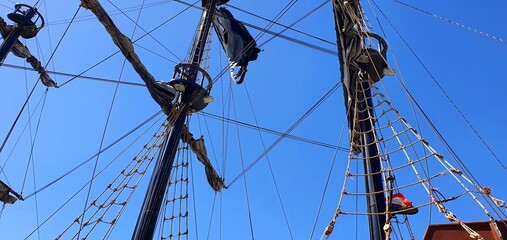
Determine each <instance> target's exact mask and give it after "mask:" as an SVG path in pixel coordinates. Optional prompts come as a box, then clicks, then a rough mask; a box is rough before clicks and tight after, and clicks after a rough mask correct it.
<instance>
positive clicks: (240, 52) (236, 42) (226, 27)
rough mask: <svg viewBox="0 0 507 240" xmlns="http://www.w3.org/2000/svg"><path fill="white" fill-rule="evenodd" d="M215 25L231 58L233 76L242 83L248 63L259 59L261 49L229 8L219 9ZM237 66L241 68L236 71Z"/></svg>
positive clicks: (219, 37)
mask: <svg viewBox="0 0 507 240" xmlns="http://www.w3.org/2000/svg"><path fill="white" fill-rule="evenodd" d="M213 25H214V27H215V31H216V33H217V35H218V39H219V40H220V43H222V47H223V48H224V50H225V55H227V58H228V59H229V62H230V67H231V77H232V78H233V79H234V80H235V81H236V83H238V84H240V83H242V82H243V80H244V79H245V73H246V70H247V69H246V67H247V66H248V63H249V62H250V61H254V60H256V59H257V56H258V54H259V52H260V49H259V48H257V43H256V42H255V40H254V38H253V37H252V35H250V33H249V32H248V30H247V29H246V27H245V26H244V25H243V23H241V22H240V21H238V20H236V19H235V18H234V16H232V14H231V12H229V10H227V9H225V8H219V9H217V11H216V12H215V17H214V19H213ZM236 67H239V68H240V69H239V71H238V72H237V73H234V68H236Z"/></svg>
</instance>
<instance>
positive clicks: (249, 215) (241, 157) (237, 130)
mask: <svg viewBox="0 0 507 240" xmlns="http://www.w3.org/2000/svg"><path fill="white" fill-rule="evenodd" d="M231 101H232V104H230V105H232V110H233V113H234V117H235V118H236V119H237V114H236V103H235V101H234V94H233V93H232V91H231ZM236 137H237V139H238V150H239V155H240V160H241V168H242V169H243V172H245V159H244V158H243V148H242V147H241V146H242V144H241V137H240V135H239V129H238V126H237V125H236ZM243 186H244V188H245V197H246V206H247V210H248V222H249V224H250V235H251V236H252V240H253V239H255V237H254V228H253V221H252V210H251V207H250V195H249V194H248V184H247V180H246V175H243Z"/></svg>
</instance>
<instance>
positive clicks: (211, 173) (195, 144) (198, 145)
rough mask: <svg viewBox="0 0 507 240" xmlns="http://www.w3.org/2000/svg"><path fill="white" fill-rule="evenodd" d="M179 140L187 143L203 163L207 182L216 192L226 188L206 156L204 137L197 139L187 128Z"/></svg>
mask: <svg viewBox="0 0 507 240" xmlns="http://www.w3.org/2000/svg"><path fill="white" fill-rule="evenodd" d="M181 140H183V142H185V143H188V145H189V146H190V148H191V149H192V151H193V152H194V153H195V155H196V156H197V159H199V161H200V162H201V163H202V164H204V171H205V172H206V178H207V179H208V183H209V185H210V186H211V188H213V190H215V191H216V192H220V190H222V188H227V187H226V186H225V184H224V179H223V178H221V177H220V176H218V173H217V172H216V171H215V168H213V165H211V162H210V160H209V158H208V152H207V151H206V145H204V139H203V137H202V136H201V137H200V138H199V139H197V140H196V139H194V138H193V135H192V134H191V133H190V132H189V131H188V129H187V128H184V129H183V134H182V135H181Z"/></svg>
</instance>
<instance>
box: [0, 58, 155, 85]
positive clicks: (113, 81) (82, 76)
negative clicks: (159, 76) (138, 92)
mask: <svg viewBox="0 0 507 240" xmlns="http://www.w3.org/2000/svg"><path fill="white" fill-rule="evenodd" d="M1 66H3V67H8V68H13V69H20V70H28V71H33V72H35V71H36V70H35V69H33V68H31V67H24V66H18V65H13V64H7V63H4V64H2V65H1ZM46 72H47V73H48V74H54V75H60V76H66V77H74V78H82V79H88V80H93V81H101V82H107V83H118V80H113V79H107V78H101V77H92V76H85V75H76V74H71V73H65V72H57V71H48V70H46ZM119 83H120V84H124V85H130V86H136V87H146V85H145V84H144V83H135V82H125V81H120V82H119ZM60 87H61V85H60Z"/></svg>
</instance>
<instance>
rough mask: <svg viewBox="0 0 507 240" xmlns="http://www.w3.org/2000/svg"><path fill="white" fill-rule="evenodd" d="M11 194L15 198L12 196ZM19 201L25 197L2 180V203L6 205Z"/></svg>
mask: <svg viewBox="0 0 507 240" xmlns="http://www.w3.org/2000/svg"><path fill="white" fill-rule="evenodd" d="M11 194H12V195H14V196H12V195H11ZM18 199H21V200H23V197H22V196H21V195H19V194H18V193H16V192H15V191H14V190H12V188H10V187H9V186H7V184H5V183H4V182H2V181H1V180H0V201H1V202H3V203H4V204H7V203H9V204H13V203H14V202H16V201H17V200H18Z"/></svg>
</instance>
